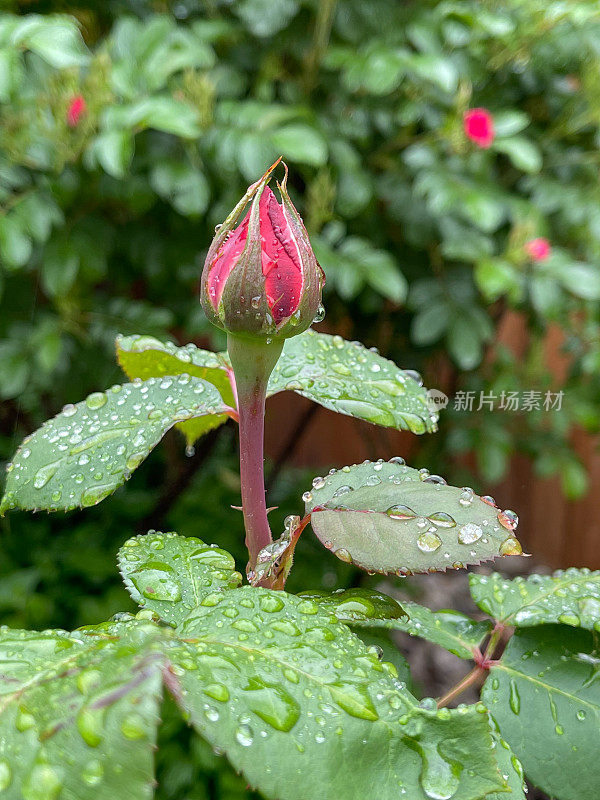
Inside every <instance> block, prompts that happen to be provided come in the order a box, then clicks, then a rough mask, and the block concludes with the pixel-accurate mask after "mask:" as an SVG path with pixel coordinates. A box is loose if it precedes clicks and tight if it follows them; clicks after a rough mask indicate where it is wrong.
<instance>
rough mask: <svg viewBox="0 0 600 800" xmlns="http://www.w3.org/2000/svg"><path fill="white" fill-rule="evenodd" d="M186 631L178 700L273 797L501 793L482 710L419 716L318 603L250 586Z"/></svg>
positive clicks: (391, 671) (198, 614) (420, 797)
mask: <svg viewBox="0 0 600 800" xmlns="http://www.w3.org/2000/svg"><path fill="white" fill-rule="evenodd" d="M181 630H182V635H183V636H184V637H185V642H182V643H181V644H180V645H177V647H175V648H174V652H173V653H172V654H171V658H172V659H173V660H174V661H176V660H177V658H178V654H179V658H180V665H181V668H180V669H175V670H173V671H172V672H171V673H170V676H169V683H170V685H171V689H172V691H173V694H174V696H175V697H176V698H177V699H178V702H179V704H180V705H181V707H182V708H183V709H184V711H185V713H186V714H189V718H190V721H191V723H192V725H194V727H195V728H196V729H197V730H198V732H199V733H200V734H201V735H202V736H203V737H204V738H205V739H207V740H208V742H209V743H210V744H211V745H212V746H213V747H218V748H220V749H223V750H224V751H225V752H226V754H227V757H228V758H229V760H230V761H231V763H232V764H233V766H234V767H235V769H237V770H240V771H242V772H243V773H244V775H245V777H246V779H247V780H248V782H249V784H250V785H251V786H253V787H257V788H258V789H259V790H260V792H261V793H262V794H264V795H265V796H266V797H278V798H281V800H301V799H304V798H307V797H311V798H315V800H330V799H331V800H332V799H333V798H338V797H344V796H349V797H377V798H380V799H381V800H388V798H389V800H392V799H393V800H396V799H397V797H398V793H399V791H401V789H402V788H403V787H404V788H406V789H407V791H409V792H410V797H411V800H428V799H429V800H430V799H431V798H433V797H447V798H450V797H455V796H456V797H460V798H461V800H475V799H476V798H477V799H479V798H481V797H483V796H484V795H485V794H486V793H488V792H491V791H494V790H496V789H501V788H502V786H501V784H502V781H501V779H500V776H499V773H498V771H497V767H496V764H495V761H494V759H493V757H492V753H491V749H490V744H491V742H490V734H489V730H488V727H487V719H486V716H485V714H483V713H480V709H479V710H478V709H477V708H476V707H471V708H470V709H465V710H463V711H462V712H456V711H449V710H448V709H443V710H441V711H437V709H436V708H435V704H433V708H432V707H431V706H430V705H429V704H428V705H427V706H426V707H420V706H419V705H418V704H417V701H416V700H415V699H414V697H412V695H410V694H409V693H408V692H407V691H406V690H405V689H403V688H401V687H402V684H399V683H398V681H397V678H396V670H395V668H394V667H393V666H392V665H388V664H386V663H382V662H380V661H379V659H378V658H377V656H376V655H375V653H374V652H373V651H369V650H368V649H367V647H365V645H364V644H363V643H362V642H361V641H360V640H359V639H358V637H356V636H355V635H354V634H352V633H351V631H350V630H349V629H348V628H347V627H346V626H345V625H343V624H341V623H339V622H337V620H336V618H335V617H333V616H331V615H330V614H328V613H325V612H323V611H320V610H319V608H318V606H317V604H316V603H314V602H313V601H311V600H308V599H305V598H301V597H294V596H293V595H289V594H287V593H285V592H272V591H269V590H267V589H259V588H254V587H248V586H245V587H242V588H240V589H234V590H232V591H230V592H226V593H216V594H214V595H208V597H206V598H205V599H204V600H203V601H202V603H201V605H200V606H199V607H198V608H197V609H196V610H195V611H194V612H192V614H191V615H190V617H189V618H188V619H187V620H186V622H185V623H184V624H183V625H182V626H181ZM350 763H351V764H353V768H352V769H340V768H339V767H340V764H350ZM265 764H268V765H269V769H265ZM300 775H301V776H302V779H301V780H299V776H300Z"/></svg>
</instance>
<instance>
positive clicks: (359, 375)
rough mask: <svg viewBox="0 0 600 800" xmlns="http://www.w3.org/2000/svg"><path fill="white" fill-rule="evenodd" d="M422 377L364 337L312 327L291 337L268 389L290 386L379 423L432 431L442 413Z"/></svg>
mask: <svg viewBox="0 0 600 800" xmlns="http://www.w3.org/2000/svg"><path fill="white" fill-rule="evenodd" d="M417 378H418V376H417V375H416V373H413V372H408V371H404V370H401V369H399V368H398V367H397V366H396V365H395V364H394V363H393V362H392V361H388V359H387V358H383V357H382V356H380V355H379V354H378V353H376V352H373V351H371V350H368V349H367V348H366V347H364V346H363V345H362V344H360V343H359V342H347V341H345V340H344V339H342V337H341V336H329V335H328V334H326V333H316V332H315V331H312V330H308V331H306V332H305V333H303V334H300V335H299V336H294V337H293V338H291V339H288V340H287V341H286V343H285V347H284V349H283V354H282V356H281V358H280V359H279V361H278V363H277V365H276V367H275V369H274V370H273V374H272V375H271V380H270V381H269V394H276V393H277V392H281V391H284V390H291V391H294V392H297V393H298V394H301V395H302V396H303V397H308V399H309V400H313V401H314V402H315V403H319V405H322V406H324V407H325V408H328V409H330V410H332V411H337V412H338V413H339V414H347V415H348V416H351V417H357V418H358V419H364V420H366V421H367V422H372V423H374V424H375V425H383V426H385V427H388V428H397V429H399V430H409V431H412V432H413V433H432V432H433V431H435V430H437V416H438V415H437V412H434V411H430V410H429V408H428V406H427V394H426V390H425V389H424V388H423V386H422V385H421V381H420V378H418V379H417Z"/></svg>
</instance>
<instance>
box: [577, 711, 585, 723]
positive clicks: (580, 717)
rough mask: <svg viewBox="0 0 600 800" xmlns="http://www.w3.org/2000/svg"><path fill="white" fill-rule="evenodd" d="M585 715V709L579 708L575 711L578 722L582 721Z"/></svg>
mask: <svg viewBox="0 0 600 800" xmlns="http://www.w3.org/2000/svg"><path fill="white" fill-rule="evenodd" d="M586 716H587V715H586V713H585V711H584V710H583V709H580V710H579V711H578V712H577V719H578V720H579V721H580V722H583V720H584V719H585V718H586Z"/></svg>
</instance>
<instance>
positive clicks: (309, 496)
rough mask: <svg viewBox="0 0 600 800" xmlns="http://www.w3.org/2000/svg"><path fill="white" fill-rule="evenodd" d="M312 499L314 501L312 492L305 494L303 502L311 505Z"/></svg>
mask: <svg viewBox="0 0 600 800" xmlns="http://www.w3.org/2000/svg"><path fill="white" fill-rule="evenodd" d="M312 499H313V496H312V492H304V494H303V495H302V501H303V502H304V503H310V501H311V500H312Z"/></svg>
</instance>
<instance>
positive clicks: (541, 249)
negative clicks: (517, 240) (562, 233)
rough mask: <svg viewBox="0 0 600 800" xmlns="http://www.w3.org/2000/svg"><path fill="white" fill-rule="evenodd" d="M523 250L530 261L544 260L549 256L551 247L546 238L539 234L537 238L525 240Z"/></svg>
mask: <svg viewBox="0 0 600 800" xmlns="http://www.w3.org/2000/svg"><path fill="white" fill-rule="evenodd" d="M525 252H526V253H527V255H528V256H529V258H530V259H531V260H532V261H545V260H546V259H547V258H549V256H550V254H551V252H552V248H551V246H550V242H549V241H548V239H545V238H544V237H543V236H540V237H539V238H537V239H530V241H528V242H525Z"/></svg>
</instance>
